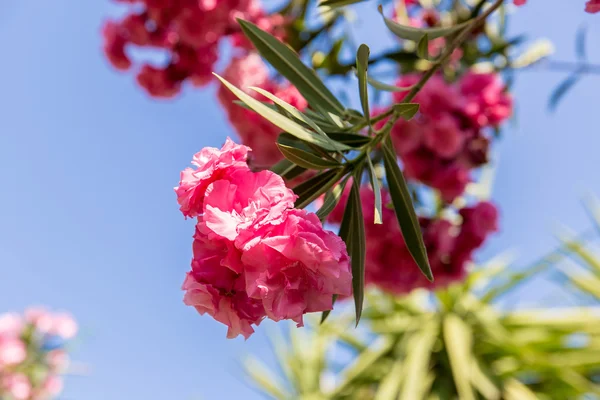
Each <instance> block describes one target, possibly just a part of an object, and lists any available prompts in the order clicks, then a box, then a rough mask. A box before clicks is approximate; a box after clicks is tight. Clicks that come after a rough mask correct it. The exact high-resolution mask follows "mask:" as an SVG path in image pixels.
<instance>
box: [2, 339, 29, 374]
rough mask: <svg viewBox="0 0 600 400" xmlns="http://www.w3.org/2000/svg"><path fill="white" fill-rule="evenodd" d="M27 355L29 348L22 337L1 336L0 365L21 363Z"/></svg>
mask: <svg viewBox="0 0 600 400" xmlns="http://www.w3.org/2000/svg"><path fill="white" fill-rule="evenodd" d="M26 357H27V349H26V347H25V343H23V341H22V340H21V339H20V338H16V337H11V336H0V367H3V366H7V365H16V364H19V363H21V362H23V361H24V360H25V358H26Z"/></svg>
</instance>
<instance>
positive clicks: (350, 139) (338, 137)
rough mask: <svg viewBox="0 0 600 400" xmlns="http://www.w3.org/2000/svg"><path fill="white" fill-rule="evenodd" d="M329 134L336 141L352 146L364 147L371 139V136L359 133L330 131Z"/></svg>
mask: <svg viewBox="0 0 600 400" xmlns="http://www.w3.org/2000/svg"><path fill="white" fill-rule="evenodd" d="M327 136H329V137H330V138H331V139H333V140H335V141H336V142H340V143H343V144H345V145H347V146H350V147H352V148H359V147H362V146H364V145H365V144H367V143H369V142H370V141H371V138H369V137H368V136H363V135H357V134H355V133H346V132H331V133H328V134H327Z"/></svg>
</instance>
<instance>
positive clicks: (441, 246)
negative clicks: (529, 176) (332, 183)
mask: <svg viewBox="0 0 600 400" xmlns="http://www.w3.org/2000/svg"><path fill="white" fill-rule="evenodd" d="M349 187H350V185H349V184H348V185H347V186H346V189H345V190H344V193H343V195H342V198H341V199H340V203H339V204H338V205H337V206H336V207H335V208H334V210H333V211H332V212H331V214H329V216H328V218H327V219H328V221H329V222H331V223H335V224H339V223H341V221H342V217H343V213H344V207H345V206H344V205H345V203H346V200H347V198H348V194H349ZM360 198H361V203H362V205H363V210H364V219H365V234H366V239H367V243H366V264H365V282H366V284H367V285H369V286H372V287H377V288H379V289H381V290H383V291H385V292H387V293H390V294H394V295H403V294H406V293H409V292H410V291H412V290H414V289H417V288H425V289H428V290H433V289H437V288H442V287H445V286H447V285H449V284H450V283H452V282H456V281H460V280H462V279H464V277H465V276H466V273H467V269H466V268H467V265H468V263H469V262H470V261H471V260H472V259H473V253H474V252H475V251H476V250H477V249H478V248H480V247H481V246H482V245H483V243H484V242H485V240H486V239H487V237H488V236H489V235H490V234H491V233H493V232H496V231H497V230H498V211H497V210H496V207H495V206H494V205H493V204H492V203H489V202H481V203H477V204H475V205H473V206H470V207H466V208H463V209H461V210H459V215H460V216H461V217H462V218H461V219H462V223H461V224H459V225H455V224H453V223H452V222H450V221H449V220H447V219H443V218H429V217H421V218H419V222H420V224H421V230H422V234H423V240H424V242H425V247H426V249H427V256H428V258H429V264H430V266H431V270H432V272H433V276H434V277H435V280H434V282H430V281H429V280H427V278H425V276H424V275H423V274H422V273H421V272H420V271H419V269H418V268H417V266H416V264H415V261H414V260H413V258H412V256H411V254H410V252H409V251H408V248H407V247H406V244H405V243H404V238H403V236H402V231H401V230H400V226H399V225H398V221H397V219H396V216H395V215H394V210H392V209H390V208H387V207H384V208H383V210H382V212H383V215H382V217H383V223H382V224H374V223H373V216H374V211H373V210H374V205H375V201H374V196H373V189H372V188H371V187H370V186H366V185H363V186H361V188H360ZM382 201H383V203H384V204H389V203H390V202H391V199H390V196H389V193H388V192H387V190H385V189H383V190H382Z"/></svg>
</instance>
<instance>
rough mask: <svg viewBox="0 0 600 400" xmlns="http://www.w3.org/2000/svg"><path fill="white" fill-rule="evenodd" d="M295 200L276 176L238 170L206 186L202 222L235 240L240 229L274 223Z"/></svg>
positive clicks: (270, 173) (216, 231)
mask: <svg viewBox="0 0 600 400" xmlns="http://www.w3.org/2000/svg"><path fill="white" fill-rule="evenodd" d="M296 198H297V196H296V195H295V194H294V192H292V191H291V190H290V189H288V188H287V187H285V184H284V183H283V179H281V177H280V176H279V175H277V174H275V173H273V172H271V171H261V172H258V173H254V172H251V171H250V170H247V169H240V170H238V171H235V172H234V173H232V174H231V176H230V177H229V179H228V180H225V179H223V180H218V181H215V182H213V183H211V184H210V185H209V186H208V187H207V189H206V197H205V200H204V217H203V221H204V223H205V224H206V227H207V228H208V229H210V230H211V231H212V232H214V233H215V234H216V235H218V236H221V237H224V238H226V239H229V240H235V239H236V238H237V236H238V234H239V232H240V231H241V230H244V229H247V228H248V227H250V225H253V224H254V225H256V224H257V222H256V221H258V220H260V221H263V222H265V223H273V222H277V221H278V219H280V218H281V216H282V215H283V212H284V211H285V210H286V209H288V208H293V207H294V200H295V199H296Z"/></svg>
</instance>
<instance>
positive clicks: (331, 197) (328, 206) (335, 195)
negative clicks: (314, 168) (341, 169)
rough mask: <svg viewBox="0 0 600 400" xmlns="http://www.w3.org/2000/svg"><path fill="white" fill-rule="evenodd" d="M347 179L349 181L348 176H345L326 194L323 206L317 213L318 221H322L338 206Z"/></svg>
mask: <svg viewBox="0 0 600 400" xmlns="http://www.w3.org/2000/svg"><path fill="white" fill-rule="evenodd" d="M348 179H350V175H348V176H346V177H345V178H344V179H342V181H341V182H340V183H338V184H337V185H335V186H334V187H333V188H332V189H331V190H330V191H328V192H327V194H326V195H325V199H324V200H323V205H322V206H321V208H319V210H318V211H317V216H318V217H319V219H320V220H324V219H325V218H326V217H327V216H328V215H329V214H330V213H331V212H332V211H333V209H334V208H335V207H336V206H337V205H338V203H339V202H340V199H341V198H342V194H344V189H345V188H346V184H347V183H348Z"/></svg>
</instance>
